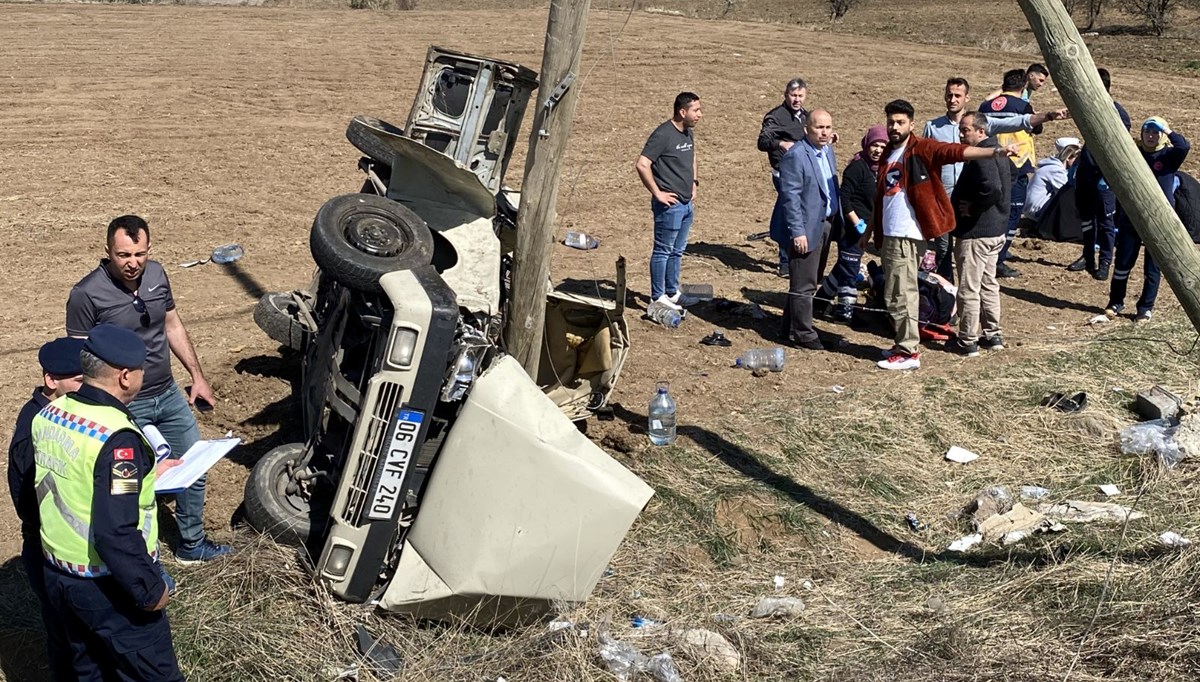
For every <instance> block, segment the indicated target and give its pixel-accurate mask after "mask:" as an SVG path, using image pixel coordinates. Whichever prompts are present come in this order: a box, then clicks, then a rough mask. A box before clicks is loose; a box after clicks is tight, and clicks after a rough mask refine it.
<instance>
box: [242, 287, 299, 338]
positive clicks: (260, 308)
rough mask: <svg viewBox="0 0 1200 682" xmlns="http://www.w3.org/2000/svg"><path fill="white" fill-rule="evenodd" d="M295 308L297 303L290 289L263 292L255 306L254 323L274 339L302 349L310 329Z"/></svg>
mask: <svg viewBox="0 0 1200 682" xmlns="http://www.w3.org/2000/svg"><path fill="white" fill-rule="evenodd" d="M294 308H295V303H294V302H293V301H292V294H291V292H289V291H275V292H271V293H269V294H263V297H262V298H260V299H258V305H256V306H254V324H256V325H258V328H259V329H261V330H263V331H264V332H266V334H267V336H269V337H271V339H272V340H274V341H278V342H279V343H280V344H282V345H284V346H287V347H288V348H291V349H292V350H302V349H303V346H304V337H305V336H307V335H308V329H306V328H305V326H304V325H303V324H301V323H300V321H299V320H297V319H296V317H295V314H294V313H293V309H294Z"/></svg>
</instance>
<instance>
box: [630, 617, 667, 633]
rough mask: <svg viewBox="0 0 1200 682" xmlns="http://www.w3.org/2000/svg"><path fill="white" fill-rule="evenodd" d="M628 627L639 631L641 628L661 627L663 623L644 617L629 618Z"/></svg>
mask: <svg viewBox="0 0 1200 682" xmlns="http://www.w3.org/2000/svg"><path fill="white" fill-rule="evenodd" d="M629 625H630V626H632V627H633V628H634V629H635V630H640V629H642V628H657V627H661V626H662V625H663V623H662V622H661V621H657V620H654V619H653V618H646V617H645V616H631V617H630V618H629Z"/></svg>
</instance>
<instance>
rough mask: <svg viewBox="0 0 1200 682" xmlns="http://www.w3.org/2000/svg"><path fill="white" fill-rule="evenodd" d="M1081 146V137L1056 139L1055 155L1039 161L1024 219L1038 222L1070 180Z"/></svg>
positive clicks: (1030, 185) (1030, 182)
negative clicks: (1055, 196)
mask: <svg viewBox="0 0 1200 682" xmlns="http://www.w3.org/2000/svg"><path fill="white" fill-rule="evenodd" d="M1080 148H1081V145H1080V144H1079V138H1076V137H1060V138H1058V139H1057V140H1055V141H1054V151H1055V154H1054V156H1048V157H1046V158H1044V159H1042V160H1041V161H1038V163H1037V170H1035V171H1034V173H1033V179H1032V180H1030V181H1029V191H1028V193H1027V194H1026V196H1025V213H1024V215H1023V216H1022V217H1023V218H1024V219H1026V220H1030V221H1034V222H1036V221H1037V219H1038V218H1040V217H1041V215H1042V213H1043V212H1044V211H1045V210H1046V207H1047V206H1049V205H1050V201H1051V200H1052V199H1053V198H1054V195H1056V194H1058V191H1059V190H1060V189H1062V188H1063V187H1065V186H1066V185H1067V183H1068V182H1070V180H1071V168H1072V167H1073V166H1074V165H1075V160H1076V159H1077V158H1079V150H1080Z"/></svg>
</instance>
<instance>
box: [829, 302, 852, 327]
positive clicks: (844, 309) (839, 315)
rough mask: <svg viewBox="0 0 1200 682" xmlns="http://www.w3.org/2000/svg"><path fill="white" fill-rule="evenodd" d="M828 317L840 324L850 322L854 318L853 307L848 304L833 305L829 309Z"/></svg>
mask: <svg viewBox="0 0 1200 682" xmlns="http://www.w3.org/2000/svg"><path fill="white" fill-rule="evenodd" d="M829 319H831V320H833V321H834V322H840V323H841V324H850V322H852V321H853V320H854V308H851V307H850V306H848V305H841V304H839V305H835V306H833V309H831V310H830V311H829Z"/></svg>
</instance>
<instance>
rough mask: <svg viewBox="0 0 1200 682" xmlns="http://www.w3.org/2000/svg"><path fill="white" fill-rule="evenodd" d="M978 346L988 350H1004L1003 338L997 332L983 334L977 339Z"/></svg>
mask: <svg viewBox="0 0 1200 682" xmlns="http://www.w3.org/2000/svg"><path fill="white" fill-rule="evenodd" d="M979 347H980V348H986V349H988V350H1004V339H1003V338H1001V336H1000V335H999V334H997V335H995V336H985V337H983V338H981V339H979Z"/></svg>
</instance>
